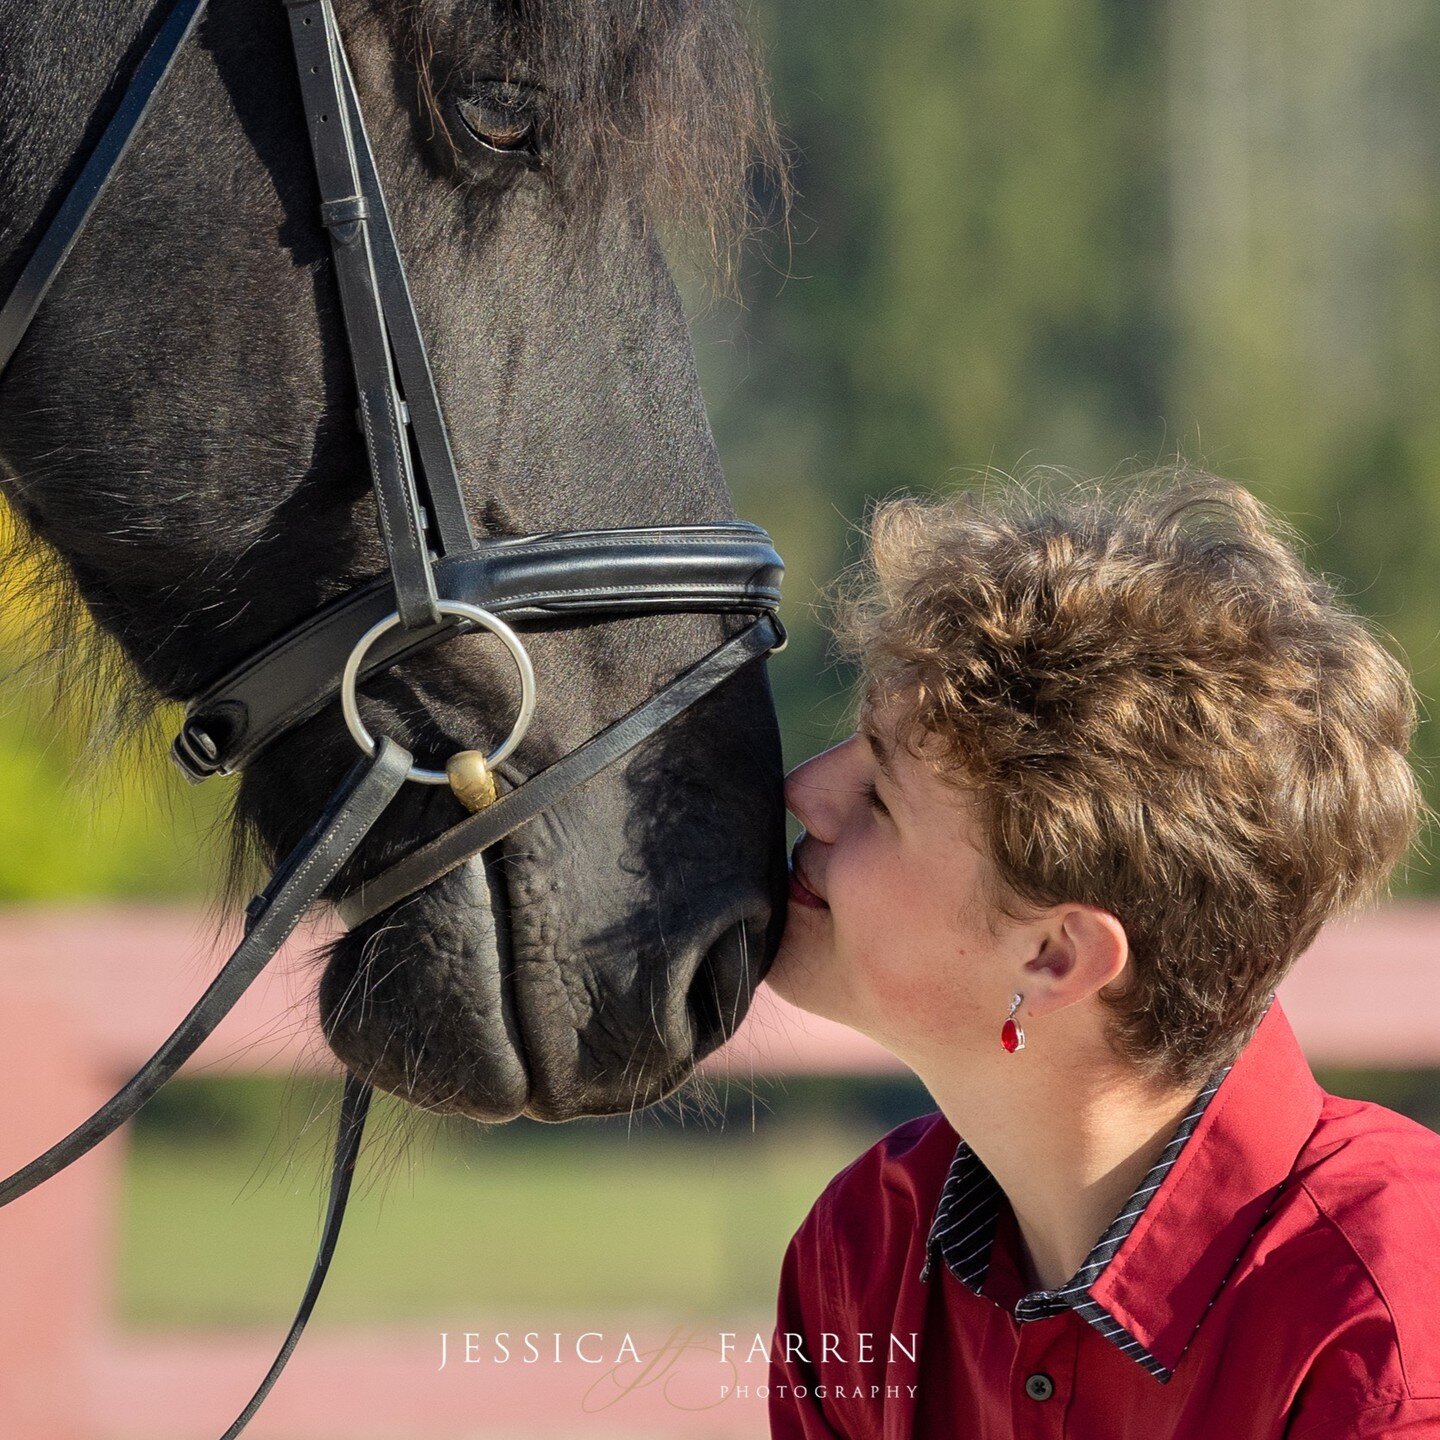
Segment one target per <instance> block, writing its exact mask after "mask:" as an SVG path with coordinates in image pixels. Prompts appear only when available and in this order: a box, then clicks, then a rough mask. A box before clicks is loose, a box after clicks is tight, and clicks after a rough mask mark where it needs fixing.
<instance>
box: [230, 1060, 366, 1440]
mask: <svg viewBox="0 0 1440 1440" xmlns="http://www.w3.org/2000/svg"><path fill="white" fill-rule="evenodd" d="M373 1094H374V1092H373V1091H372V1090H371V1088H370V1086H369V1084H368V1083H367V1082H366V1081H364V1080H361V1079H359V1078H357V1077H356V1076H354V1075H347V1076H346V1077H345V1085H344V1088H343V1090H342V1091H341V1094H340V1122H339V1124H338V1125H337V1126H336V1130H335V1158H334V1160H333V1162H332V1163H331V1167H330V1199H329V1201H328V1203H327V1204H326V1206H325V1224H324V1225H323V1227H322V1228H321V1231H320V1244H319V1246H318V1247H317V1249H316V1251H315V1263H314V1265H313V1266H311V1268H310V1278H309V1280H307V1281H306V1282H305V1292H304V1294H303V1295H301V1297H300V1305H299V1307H298V1308H297V1309H296V1311H295V1318H294V1319H293V1320H292V1321H291V1322H290V1329H289V1330H288V1331H287V1332H286V1335H285V1339H284V1341H283V1343H282V1344H281V1346H280V1351H279V1353H278V1354H277V1355H276V1356H275V1359H274V1361H273V1362H272V1363H271V1366H270V1369H269V1370H268V1371H267V1372H266V1374H265V1378H264V1379H263V1380H262V1381H261V1382H260V1386H259V1388H258V1389H257V1390H256V1391H255V1393H254V1394H253V1395H252V1396H251V1397H250V1403H249V1404H248V1405H246V1407H245V1408H244V1409H243V1410H242V1411H241V1412H240V1414H239V1415H238V1416H237V1417H236V1419H235V1422H234V1423H233V1424H232V1425H231V1426H230V1428H229V1429H228V1430H227V1431H226V1432H225V1433H224V1434H223V1435H222V1436H221V1437H220V1440H235V1437H236V1436H237V1435H239V1434H240V1432H241V1431H242V1430H244V1428H245V1427H246V1426H247V1425H248V1424H249V1423H250V1422H251V1421H252V1420H253V1419H254V1418H255V1412H256V1411H257V1410H259V1408H260V1407H261V1405H263V1404H264V1403H265V1397H266V1396H267V1395H268V1394H269V1393H270V1392H271V1390H273V1389H274V1388H275V1382H276V1381H277V1380H278V1379H279V1378H280V1372H281V1371H282V1370H284V1368H285V1366H286V1365H287V1364H288V1363H289V1360H290V1357H291V1356H292V1355H293V1354H294V1353H295V1347H296V1346H297V1345H298V1344H299V1343H300V1336H301V1335H302V1334H304V1332H305V1326H306V1323H307V1322H308V1321H309V1319H310V1313H311V1311H313V1310H314V1309H315V1302H316V1301H317V1300H318V1299H319V1298H320V1291H321V1289H322V1287H323V1286H324V1284H325V1276H326V1275H327V1274H328V1273H329V1270H330V1261H331V1259H332V1258H333V1257H334V1255H335V1246H336V1243H337V1242H338V1241H339V1239H340V1226H341V1225H342V1224H343V1223H344V1220H345V1204H346V1202H347V1201H348V1200H349V1198H350V1182H351V1181H352V1180H353V1179H354V1178H355V1162H356V1160H358V1159H359V1157H360V1139H361V1136H362V1135H363V1134H364V1133H365V1117H366V1116H367V1115H368V1114H369V1113H370V1099H371V1096H372V1095H373Z"/></svg>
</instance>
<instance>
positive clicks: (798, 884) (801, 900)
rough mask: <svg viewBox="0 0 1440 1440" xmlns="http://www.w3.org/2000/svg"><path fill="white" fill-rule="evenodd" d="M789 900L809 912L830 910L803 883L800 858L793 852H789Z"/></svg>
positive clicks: (803, 874)
mask: <svg viewBox="0 0 1440 1440" xmlns="http://www.w3.org/2000/svg"><path fill="white" fill-rule="evenodd" d="M790 899H791V900H792V901H793V902H794V903H795V904H796V905H804V906H807V907H808V908H809V909H811V910H828V909H829V908H830V907H829V905H827V904H826V903H825V901H824V900H822V899H821V898H820V896H819V895H817V894H816V893H815V892H814V891H813V890H812V889H811V888H810V887H809V885H807V884H806V883H805V873H804V871H803V870H801V868H800V857H799V855H798V854H797V853H796V851H794V850H792V851H791V852H790Z"/></svg>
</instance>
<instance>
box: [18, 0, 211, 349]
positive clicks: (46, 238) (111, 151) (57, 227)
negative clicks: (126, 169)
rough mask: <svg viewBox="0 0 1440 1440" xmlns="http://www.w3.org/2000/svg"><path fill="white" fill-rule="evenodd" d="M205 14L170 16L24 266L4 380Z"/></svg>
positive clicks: (201, 1) (188, 5) (185, 7)
mask: <svg viewBox="0 0 1440 1440" xmlns="http://www.w3.org/2000/svg"><path fill="white" fill-rule="evenodd" d="M204 8H205V0H178V3H177V4H176V6H175V8H174V9H173V10H171V12H170V14H169V15H168V16H166V18H165V23H164V24H163V25H161V27H160V29H159V30H157V31H156V32H155V38H154V39H153V40H152V41H151V42H150V48H149V49H148V50H146V52H145V57H144V59H142V60H141V61H140V63H139V65H137V66H136V68H135V74H134V76H133V77H132V78H131V81H130V84H129V85H128V86H127V87H126V89H125V94H124V95H123V96H122V97H121V100H120V105H119V108H118V109H117V110H116V111H115V114H114V115H112V116H111V117H110V123H109V124H108V125H107V126H106V127H105V131H104V133H103V134H102V135H101V137H100V139H99V141H98V142H97V143H96V146H95V148H94V149H93V150H92V151H91V152H90V155H89V158H88V159H87V160H86V161H85V164H84V166H83V167H82V168H81V170H80V174H79V175H78V176H76V178H75V182H74V184H72V185H71V187H70V189H69V190H68V191H67V192H66V195H65V199H64V200H63V201H62V202H61V205H60V208H59V210H57V211H56V212H55V217H54V219H52V220H51V221H50V224H49V225H48V226H47V227H46V229H45V233H44V235H42V236H41V237H40V243H39V244H38V245H36V247H35V250H34V253H33V254H32V255H31V256H30V259H29V260H28V261H26V263H25V268H24V269H23V270H22V271H21V272H20V278H19V279H18V280H16V282H15V285H14V287H13V288H12V289H11V291H10V294H9V295H8V296H6V299H5V304H4V306H3V307H0V374H3V373H4V371H5V368H6V366H8V365H9V363H10V361H11V359H12V358H13V357H14V355H15V352H16V350H18V349H19V348H20V342H21V341H22V340H23V339H24V338H25V332H26V331H27V330H29V328H30V322H31V321H32V320H33V319H34V318H35V313H36V311H38V310H39V309H40V305H41V303H42V302H43V301H44V299H45V296H46V294H47V292H48V291H49V289H50V285H51V283H52V282H53V281H54V279H55V277H56V276H57V275H58V274H59V273H60V271H61V268H62V267H63V266H64V264H65V261H66V259H67V258H68V257H69V254H70V251H71V250H72V249H73V248H74V245H75V242H76V240H78V239H79V238H80V233H81V231H83V230H84V228H85V223H86V221H88V220H89V218H90V212H91V211H92V210H93V209H94V208H95V205H96V203H97V202H98V201H99V199H100V197H101V196H102V195H103V194H104V193H105V189H106V187H107V186H108V185H109V183H110V179H111V177H112V176H113V175H114V174H115V171H116V170H117V169H118V168H119V165H120V161H121V160H122V159H123V158H124V155H125V152H126V150H128V149H129V148H130V142H131V140H133V139H134V138H135V132H136V131H137V130H138V129H139V128H140V123H141V121H143V120H144V118H145V115H146V112H147V111H148V110H149V109H150V102H151V101H152V100H154V98H155V96H156V94H157V93H158V92H159V90H160V87H161V86H162V85H163V84H164V83H165V77H166V76H167V75H169V73H170V67H171V66H172V65H173V64H174V63H175V57H176V56H177V55H178V54H179V53H180V50H181V47H182V46H183V45H184V44H185V41H186V40H187V39H188V38H189V36H190V32H191V31H192V30H193V29H194V28H195V22H196V21H197V20H198V19H199V18H200V13H201V11H203V10H204Z"/></svg>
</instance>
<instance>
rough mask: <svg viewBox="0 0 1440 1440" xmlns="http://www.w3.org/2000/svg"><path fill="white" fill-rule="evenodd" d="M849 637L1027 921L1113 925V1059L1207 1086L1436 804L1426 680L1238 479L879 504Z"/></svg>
mask: <svg viewBox="0 0 1440 1440" xmlns="http://www.w3.org/2000/svg"><path fill="white" fill-rule="evenodd" d="M869 535H870V543H869V555H868V557H867V560H866V561H865V562H862V563H861V565H860V566H858V567H855V568H854V569H853V570H852V572H851V573H850V574H849V575H848V576H847V577H845V578H844V579H842V582H841V585H840V589H839V593H838V597H837V598H838V607H837V615H836V621H835V627H834V628H835V631H836V634H837V637H838V638H839V640H840V642H841V645H842V649H843V650H844V652H845V653H846V654H847V655H848V656H849V657H851V658H853V659H854V660H856V661H857V662H858V663H859V666H860V671H861V682H862V683H861V685H860V687H859V695H860V699H861V703H862V705H864V706H874V705H876V704H877V703H881V702H897V703H895V705H894V709H895V711H896V713H898V714H899V716H900V717H901V718H900V723H899V728H898V732H897V737H896V738H897V740H898V741H899V743H901V744H903V745H905V747H906V748H907V749H908V750H909V751H910V752H911V753H912V754H914V755H916V756H917V757H919V758H921V759H924V760H926V761H928V762H929V763H930V764H932V765H933V766H934V767H935V768H936V770H937V772H938V773H939V774H941V775H942V776H943V777H944V778H946V779H947V780H949V781H951V782H953V783H955V784H957V785H958V786H960V787H962V788H963V789H964V790H965V791H966V792H967V793H968V794H970V795H971V796H973V798H974V799H975V801H976V802H977V804H978V807H979V814H980V817H981V823H982V826H983V829H984V833H985V835H986V838H987V840H988V843H989V850H990V858H991V861H992V864H993V867H994V876H995V881H996V885H997V894H996V897H995V898H996V900H997V903H998V904H999V905H1000V906H1001V907H1002V908H1003V909H1005V910H1006V911H1008V912H1010V913H1020V912H1022V911H1023V910H1024V909H1026V908H1028V907H1030V906H1038V907H1044V906H1048V905H1052V904H1056V903H1059V902H1062V901H1080V902H1083V903H1086V904H1091V905H1097V906H1100V907H1102V908H1103V909H1105V910H1108V911H1110V912H1111V913H1112V914H1114V915H1115V916H1116V917H1117V918H1118V919H1119V920H1120V921H1121V923H1122V924H1123V925H1124V927H1125V932H1126V935H1127V936H1128V938H1129V942H1130V950H1131V964H1130V966H1129V967H1128V970H1127V976H1126V977H1122V979H1121V980H1118V981H1116V982H1115V984H1114V985H1113V986H1109V987H1106V989H1105V990H1104V991H1101V992H1100V999H1101V1001H1102V1003H1103V1004H1104V1005H1105V1006H1106V1007H1107V1009H1108V1011H1109V1022H1110V1023H1109V1027H1108V1034H1109V1040H1110V1044H1111V1046H1112V1048H1113V1049H1114V1051H1115V1053H1116V1054H1117V1055H1118V1056H1120V1057H1121V1058H1122V1059H1124V1060H1126V1061H1128V1062H1130V1063H1131V1064H1132V1065H1133V1066H1134V1067H1136V1069H1137V1070H1138V1071H1139V1072H1140V1073H1141V1074H1142V1075H1144V1076H1145V1077H1146V1078H1149V1079H1153V1080H1157V1081H1160V1082H1162V1083H1173V1084H1175V1085H1184V1086H1194V1085H1198V1084H1201V1083H1203V1081H1204V1080H1205V1079H1206V1078H1207V1077H1208V1076H1209V1075H1210V1074H1211V1073H1213V1071H1214V1070H1215V1069H1216V1068H1218V1067H1219V1066H1220V1065H1222V1064H1225V1063H1228V1062H1229V1061H1230V1060H1233V1059H1234V1058H1235V1056H1236V1055H1237V1054H1238V1053H1239V1051H1240V1050H1241V1048H1242V1047H1243V1046H1244V1044H1245V1042H1246V1040H1247V1039H1248V1038H1249V1036H1250V1034H1251V1033H1252V1032H1253V1030H1254V1028H1255V1026H1256V1025H1257V1024H1258V1023H1259V1020H1260V1017H1261V1015H1262V1014H1263V1013H1264V1009H1265V1005H1266V1002H1267V999H1268V997H1269V995H1270V992H1271V991H1272V990H1273V989H1274V987H1275V985H1276V984H1277V983H1278V982H1279V980H1280V979H1281V978H1282V977H1283V976H1284V975H1285V973H1286V972H1287V971H1288V970H1289V968H1290V966H1291V965H1292V964H1293V963H1294V961H1295V959H1296V958H1297V956H1299V954H1300V953H1301V952H1302V951H1303V950H1304V949H1305V947H1306V946H1307V945H1308V944H1309V943H1310V941H1311V940H1312V939H1313V938H1314V936H1315V933H1316V931H1317V930H1318V929H1319V928H1320V926H1321V924H1322V922H1323V921H1325V920H1326V919H1328V918H1329V917H1330V916H1332V915H1334V914H1335V913H1336V912H1337V911H1339V910H1341V909H1343V908H1346V907H1348V906H1350V905H1353V904H1355V903H1357V902H1359V901H1362V900H1366V899H1369V898H1371V897H1373V896H1374V895H1375V894H1376V893H1377V892H1379V891H1380V890H1381V889H1382V888H1383V887H1384V886H1385V884H1386V882H1387V880H1388V879H1389V876H1390V873H1391V871H1392V869H1393V868H1394V867H1395V865H1396V863H1397V862H1398V861H1399V860H1400V859H1401V857H1402V856H1403V855H1404V854H1405V852H1406V851H1407V849H1408V848H1409V846H1410V845H1411V843H1412V841H1413V839H1414V837H1415V834H1416V830H1417V827H1418V824H1419V821H1420V817H1421V815H1422V813H1423V805H1422V802H1421V798H1420V792H1419V787H1418V785H1417V782H1416V778H1415V774H1414V772H1413V771H1412V769H1411V766H1410V763H1409V760H1408V759H1407V755H1408V751H1409V748H1410V742H1411V737H1412V734H1413V731H1414V728H1415V716H1416V702H1415V695H1414V691H1413V689H1412V687H1411V684H1410V680H1409V677H1408V675H1407V674H1406V671H1405V669H1404V667H1403V666H1402V665H1401V664H1400V663H1399V662H1398V661H1397V660H1396V659H1395V658H1394V657H1393V656H1392V655H1391V654H1389V653H1388V651H1387V650H1386V649H1385V647H1384V646H1383V645H1382V644H1381V643H1379V641H1378V640H1377V639H1376V638H1375V636H1374V635H1373V634H1372V633H1371V631H1370V630H1369V629H1368V628H1367V627H1366V625H1365V624H1364V623H1363V622H1362V621H1361V620H1360V619H1359V618H1357V617H1356V616H1355V615H1354V614H1352V613H1351V612H1350V611H1349V610H1348V609H1346V608H1345V607H1344V606H1343V605H1342V604H1341V603H1340V601H1339V600H1338V599H1337V595H1336V591H1335V589H1334V587H1333V586H1332V585H1331V584H1330V583H1329V582H1328V581H1327V580H1325V579H1323V578H1321V577H1319V576H1318V575H1315V574H1312V573H1309V572H1308V571H1307V570H1306V568H1305V566H1304V565H1303V564H1302V562H1301V560H1300V559H1299V558H1298V556H1297V547H1296V543H1295V540H1294V537H1293V536H1291V535H1290V534H1289V533H1288V532H1287V531H1286V529H1285V528H1284V527H1283V525H1282V524H1281V522H1279V521H1278V520H1277V519H1276V518H1275V517H1274V516H1273V515H1272V514H1270V513H1269V512H1268V511H1267V510H1266V509H1265V508H1264V507H1263V506H1262V505H1261V504H1260V503H1259V501H1257V500H1256V499H1255V498H1254V497H1253V496H1252V495H1250V494H1249V493H1248V492H1247V491H1245V490H1244V489H1242V488H1241V487H1240V486H1238V485H1235V484H1232V483H1230V482H1228V481H1224V480H1221V479H1218V478H1217V477H1215V476H1213V475H1209V474H1206V473H1204V472H1201V471H1196V470H1192V469H1185V468H1181V467H1171V468H1169V469H1166V470H1163V471H1149V472H1146V473H1144V474H1142V475H1138V476H1132V477H1131V478H1130V479H1129V480H1128V481H1126V482H1124V483H1123V485H1120V486H1117V485H1113V484H1110V485H1106V484H1098V483H1087V484H1078V485H1077V484H1076V483H1075V482H1073V481H1069V480H1066V481H1065V483H1064V484H1063V485H1060V484H1056V483H1055V481H1054V480H1053V478H1051V477H1048V476H1033V475H1032V476H1031V477H1028V479H1027V480H1026V481H1023V482H1021V481H1009V480H1006V481H1003V482H1001V483H999V484H996V483H994V482H993V481H989V480H988V478H987V484H986V486H985V488H984V489H983V490H981V491H978V492H976V493H965V494H961V495H959V496H956V497H953V498H950V499H946V500H940V501H917V500H898V501H891V502H889V503H886V504H883V505H881V506H880V507H879V508H878V509H876V511H875V512H874V514H873V516H872V519H871V524H870V527H869Z"/></svg>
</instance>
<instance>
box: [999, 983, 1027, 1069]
mask: <svg viewBox="0 0 1440 1440" xmlns="http://www.w3.org/2000/svg"><path fill="white" fill-rule="evenodd" d="M1024 998H1025V997H1024V996H1023V995H1017V996H1016V997H1015V998H1014V999H1013V1000H1012V1001H1011V1002H1010V1014H1009V1016H1008V1017H1007V1018H1006V1020H1005V1023H1004V1024H1003V1025H1002V1026H1001V1027H1000V1043H1001V1044H1002V1045H1003V1046H1004V1047H1005V1048H1006V1049H1007V1050H1008V1051H1009V1052H1010V1053H1011V1054H1012V1055H1013V1054H1014V1053H1015V1052H1016V1051H1017V1050H1023V1049H1024V1048H1025V1031H1024V1030H1023V1029H1021V1027H1020V1026H1019V1025H1017V1024H1016V1023H1015V1012H1016V1011H1017V1010H1018V1009H1019V1008H1020V1002H1021V1001H1022V1000H1023V999H1024Z"/></svg>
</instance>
